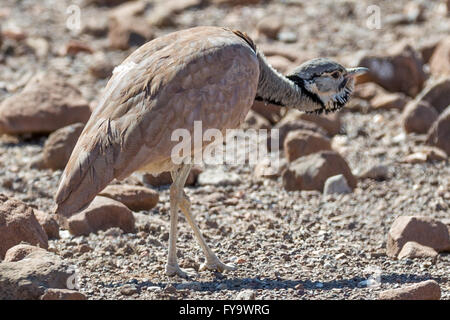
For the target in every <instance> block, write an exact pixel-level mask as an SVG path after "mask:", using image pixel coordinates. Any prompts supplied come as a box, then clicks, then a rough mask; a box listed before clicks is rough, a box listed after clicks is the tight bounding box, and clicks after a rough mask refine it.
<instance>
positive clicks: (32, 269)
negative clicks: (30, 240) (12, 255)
mask: <svg viewBox="0 0 450 320" xmlns="http://www.w3.org/2000/svg"><path fill="white" fill-rule="evenodd" d="M72 275H73V272H72V271H70V267H69V266H68V265H67V264H66V263H65V262H63V261H62V259H61V258H60V257H59V256H57V255H55V254H53V253H50V252H47V251H44V250H37V251H34V252H32V253H30V254H29V255H27V256H26V257H25V258H24V259H22V260H20V261H17V262H3V263H0V299H1V300H30V299H33V300H37V299H40V297H41V296H42V295H43V294H44V293H45V292H46V290H47V289H49V288H56V289H66V286H67V283H68V280H69V278H70V277H71V276H72Z"/></svg>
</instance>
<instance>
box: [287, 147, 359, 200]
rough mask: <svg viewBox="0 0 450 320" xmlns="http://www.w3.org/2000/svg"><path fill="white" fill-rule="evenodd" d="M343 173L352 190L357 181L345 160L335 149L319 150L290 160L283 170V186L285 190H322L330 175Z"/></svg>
mask: <svg viewBox="0 0 450 320" xmlns="http://www.w3.org/2000/svg"><path fill="white" fill-rule="evenodd" d="M338 174H343V175H344V176H345V178H346V180H347V182H348V184H349V186H350V188H351V189H352V190H353V189H354V188H355V187H356V184H357V181H356V178H355V176H354V175H353V173H352V172H351V170H350V168H349V166H348V164H347V162H346V161H345V159H344V158H342V156H341V155H339V154H338V153H337V152H335V151H321V152H318V153H313V154H310V155H308V156H305V157H301V158H298V159H297V160H295V161H294V162H291V163H290V165H289V167H288V168H287V169H286V170H285V171H284V172H283V175H282V179H283V187H284V188H285V189H286V190H287V191H295V190H318V191H321V192H322V191H323V188H324V185H325V181H326V180H327V179H328V178H329V177H332V176H335V175H338Z"/></svg>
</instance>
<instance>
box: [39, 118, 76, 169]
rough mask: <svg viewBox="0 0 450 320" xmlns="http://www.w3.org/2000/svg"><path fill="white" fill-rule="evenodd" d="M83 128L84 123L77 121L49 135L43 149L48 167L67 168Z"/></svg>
mask: <svg viewBox="0 0 450 320" xmlns="http://www.w3.org/2000/svg"><path fill="white" fill-rule="evenodd" d="M83 128H84V124H83V123H75V124H72V125H70V126H66V127H64V128H61V129H58V130H56V131H55V132H53V133H52V134H50V135H49V137H48V139H47V140H46V141H45V144H44V150H43V160H44V164H45V166H46V167H47V168H50V169H53V170H58V169H64V168H65V166H66V164H67V162H68V161H69V158H70V155H71V154H72V150H73V148H74V147H75V144H76V143H77V141H78V137H79V136H80V134H81V132H82V131H83Z"/></svg>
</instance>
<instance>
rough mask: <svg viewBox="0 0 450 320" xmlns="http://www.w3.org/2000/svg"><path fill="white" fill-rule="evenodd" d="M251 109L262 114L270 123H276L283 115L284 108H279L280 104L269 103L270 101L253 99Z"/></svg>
mask: <svg viewBox="0 0 450 320" xmlns="http://www.w3.org/2000/svg"><path fill="white" fill-rule="evenodd" d="M251 110H253V111H255V112H257V113H258V114H260V115H262V116H263V117H264V118H266V119H267V120H269V121H270V123H272V124H276V123H277V122H278V121H280V119H281V118H282V117H283V115H284V113H285V112H286V110H284V109H283V108H280V106H277V105H274V104H271V103H267V104H266V103H265V102H263V101H257V100H255V101H254V102H253V105H252V108H251Z"/></svg>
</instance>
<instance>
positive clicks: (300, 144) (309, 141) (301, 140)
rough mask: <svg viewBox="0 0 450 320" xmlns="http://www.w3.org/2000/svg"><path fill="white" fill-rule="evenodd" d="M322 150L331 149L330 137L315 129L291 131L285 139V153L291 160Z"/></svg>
mask: <svg viewBox="0 0 450 320" xmlns="http://www.w3.org/2000/svg"><path fill="white" fill-rule="evenodd" d="M322 150H331V142H330V139H328V138H327V137H325V136H323V135H321V134H318V133H315V132H314V131H308V130H294V131H290V132H289V133H288V135H287V137H286V139H285V140H284V154H285V156H286V159H287V160H288V161H289V162H292V161H294V160H296V159H298V158H300V157H303V156H307V155H309V154H311V153H316V152H319V151H322Z"/></svg>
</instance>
